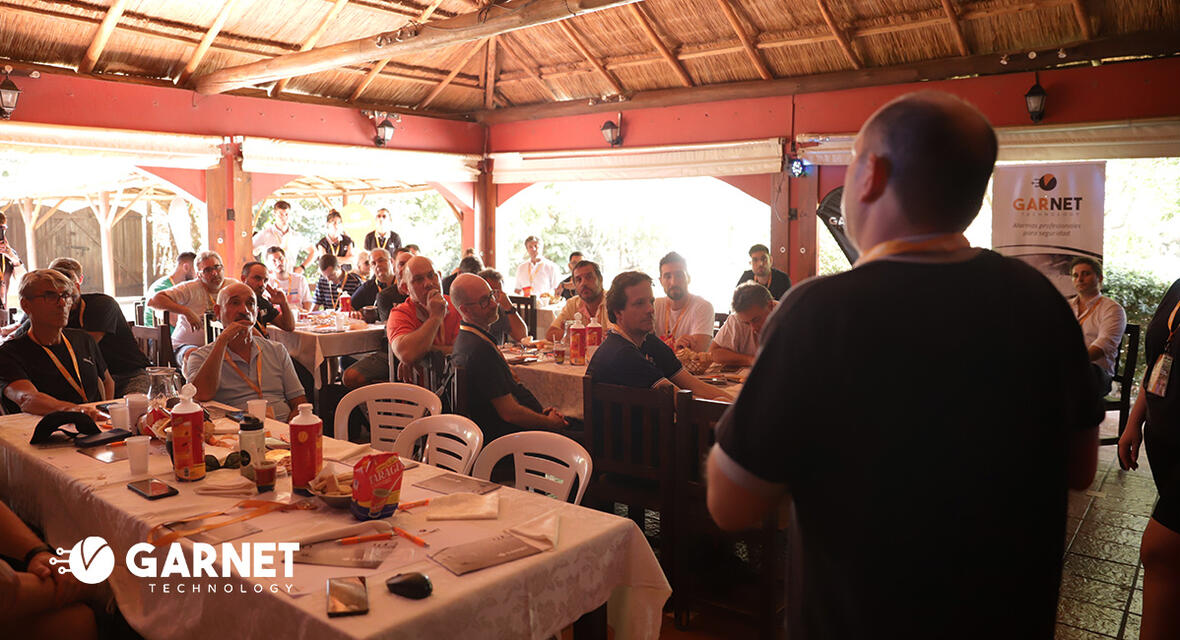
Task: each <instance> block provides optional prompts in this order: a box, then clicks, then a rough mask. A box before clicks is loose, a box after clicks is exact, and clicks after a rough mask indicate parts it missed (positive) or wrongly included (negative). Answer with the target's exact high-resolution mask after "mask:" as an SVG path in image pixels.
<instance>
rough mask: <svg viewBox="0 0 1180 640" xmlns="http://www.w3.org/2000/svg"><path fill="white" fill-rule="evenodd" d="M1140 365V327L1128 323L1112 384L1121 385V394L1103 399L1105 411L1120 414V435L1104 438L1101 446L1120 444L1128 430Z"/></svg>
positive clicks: (1100, 443)
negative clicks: (1124, 431)
mask: <svg viewBox="0 0 1180 640" xmlns="http://www.w3.org/2000/svg"><path fill="white" fill-rule="evenodd" d="M1138 364H1139V325H1137V324H1131V323H1127V328H1126V329H1124V330H1123V338H1122V340H1121V341H1120V342H1119V348H1118V351H1116V352H1115V361H1114V376H1112V377H1111V381H1112V382H1117V383H1119V394H1118V396H1115V397H1109V396H1108V397H1106V398H1104V399H1103V401H1102V404H1103V410H1105V411H1118V412H1119V433H1118V435H1117V436H1114V437H1110V438H1102V439H1101V440H1099V441H1098V444H1099V445H1108V444H1118V442H1119V438H1121V437H1122V436H1123V430H1124V429H1126V428H1127V417H1128V416H1129V415H1130V413H1131V392H1132V391H1133V390H1134V387H1135V367H1136V366H1137V365H1138Z"/></svg>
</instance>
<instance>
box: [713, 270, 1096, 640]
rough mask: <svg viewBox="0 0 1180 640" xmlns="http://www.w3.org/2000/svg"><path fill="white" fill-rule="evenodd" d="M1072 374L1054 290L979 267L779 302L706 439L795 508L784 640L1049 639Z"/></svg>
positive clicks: (799, 292) (869, 281)
mask: <svg viewBox="0 0 1180 640" xmlns="http://www.w3.org/2000/svg"><path fill="white" fill-rule="evenodd" d="M1087 360H1088V358H1087V356H1086V349H1085V345H1084V342H1083V340H1082V333H1081V329H1080V327H1079V326H1078V323H1077V321H1076V320H1075V319H1074V317H1073V314H1072V313H1071V312H1070V310H1069V307H1068V306H1067V305H1066V303H1065V300H1064V299H1063V298H1062V297H1061V295H1060V294H1059V293H1058V292H1057V290H1056V289H1055V288H1054V287H1053V286H1052V285H1051V284H1050V283H1049V282H1048V281H1047V280H1046V279H1045V278H1044V277H1043V276H1042V275H1041V274H1039V273H1037V272H1036V271H1035V270H1033V269H1032V268H1031V267H1029V266H1027V265H1025V264H1024V263H1022V262H1019V261H1017V260H1012V259H1008V258H1003V257H1001V256H999V255H997V254H995V253H992V252H990V251H983V252H981V254H980V255H978V256H976V257H974V258H972V259H970V260H967V261H964V262H959V263H953V264H918V263H906V262H898V261H888V260H881V261H876V262H871V263H869V264H866V265H864V266H862V267H858V268H856V269H853V270H852V271H848V272H846V273H842V274H838V275H834V276H829V277H825V278H815V279H811V280H809V281H807V282H805V283H803V284H800V285H799V286H797V287H795V289H794V290H792V291H791V293H790V295H788V296H787V297H786V298H785V299H784V300H783V302H782V303H781V304H780V305H779V306H778V308H776V309H775V311H774V313H773V315H771V317H770V319H769V320H768V321H767V324H766V327H765V328H764V329H763V339H762V348H761V351H760V353H759V356H758V359H757V361H756V362H755V363H754V367H753V370H752V371H751V372H750V375H749V378H748V380H747V382H746V384H745V385H744V387H743V389H742V391H741V395H740V396H739V398H738V400H737V403H736V404H735V405H734V407H733V408H732V409H730V411H728V412H727V413H726V414H725V416H724V417H723V418H722V420H721V421H720V422H719V423H718V425H717V428H716V434H717V441H718V444H719V445H720V447H721V449H722V450H723V451H724V453H725V454H726V456H728V459H730V460H732V461H733V462H735V463H736V464H737V466H738V467H739V468H738V469H737V470H736V472H734V471H733V469H732V467H730V466H729V465H728V464H726V463H725V460H724V457H725V456H722V458H723V459H722V460H720V461H719V464H720V465H721V467H722V468H723V469H727V470H729V471H730V473H729V475H730V477H731V478H734V479H735V481H739V482H740V483H743V484H744V486H747V487H748V488H751V489H753V490H758V488H759V487H766V486H767V485H765V484H760V483H772V484H773V485H785V487H786V490H787V491H788V492H789V494H790V496H791V498H792V499H793V501H794V514H793V517H792V518H791V527H792V532H791V537H790V540H791V545H790V546H791V551H790V553H791V556H792V557H791V558H790V559H789V561H788V563H787V567H788V588H787V593H788V598H787V631H788V635H789V636H790V637H791V638H795V639H799V638H803V639H813V638H876V637H883V636H886V637H905V638H1052V637H1053V631H1054V623H1055V618H1056V607H1057V591H1058V584H1059V582H1060V578H1061V561H1062V554H1063V542H1062V539H1063V536H1062V531H1063V530H1064V528H1065V515H1066V488H1067V487H1066V468H1067V466H1066V465H1067V451H1068V448H1067V447H1068V442H1069V437H1070V436H1071V435H1072V434H1073V433H1075V432H1078V431H1083V430H1087V429H1091V428H1094V427H1095V426H1096V425H1097V424H1098V422H1099V421H1100V420H1101V419H1102V410H1101V408H1100V406H1099V403H1098V399H1097V398H1096V397H1095V394H1093V393H1092V392H1091V389H1092V381H1091V377H1090V376H1091V374H1090V370H1089V364H1088V361H1087ZM743 470H744V471H743ZM734 473H737V475H738V476H742V474H743V473H748V474H752V475H753V479H751V478H750V477H749V476H742V477H736V478H735V477H734Z"/></svg>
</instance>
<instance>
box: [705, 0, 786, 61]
mask: <svg viewBox="0 0 1180 640" xmlns="http://www.w3.org/2000/svg"><path fill="white" fill-rule="evenodd" d="M717 5H718V6H720V7H721V12H722V13H724V14H725V19H726V20H728V21H729V26H730V27H732V28H733V30H734V33H736V34H737V37H738V40H740V41H741V43H742V49H743V50H744V51H745V52H746V57H747V58H749V59H750V63H751V64H753V65H754V69H755V70H757V71H758V75H759V76H760V77H761V78H762V79H763V80H771V79H773V78H774V76H773V75H772V74H771V73H770V69H768V68H766V62H765V61H764V60H763V59H762V56H761V55H759V54H758V50H757V49H755V48H754V42H753V41H752V40H751V39H750V36H749V34H747V33H746V29H745V27H743V26H742V23H741V22H740V21H738V17H737V13H735V12H734V10H733V7H732V6H730V4H729V0H717Z"/></svg>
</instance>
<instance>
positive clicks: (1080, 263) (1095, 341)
mask: <svg viewBox="0 0 1180 640" xmlns="http://www.w3.org/2000/svg"><path fill="white" fill-rule="evenodd" d="M1069 273H1070V276H1072V277H1073V287H1074V289H1075V290H1077V292H1078V295H1076V296H1074V297H1073V298H1070V300H1069V306H1070V308H1071V309H1073V314H1074V317H1075V318H1077V319H1078V324H1080V325H1081V326H1082V337H1083V338H1085V340H1086V351H1087V353H1088V354H1089V356H1090V364H1091V365H1093V367H1094V377H1095V380H1096V383H1095V384H1097V386H1098V392H1099V395H1106V394H1108V393H1110V380H1111V378H1112V377H1113V376H1114V363H1115V361H1116V360H1117V359H1118V355H1119V343H1120V342H1121V341H1122V339H1123V331H1126V329H1127V312H1126V311H1124V310H1123V308H1122V306H1120V305H1119V303H1117V302H1115V301H1114V300H1111V299H1110V298H1107V297H1106V296H1104V295H1102V265H1101V264H1099V263H1098V261H1097V260H1094V259H1091V258H1074V260H1073V262H1071V263H1070V265H1069Z"/></svg>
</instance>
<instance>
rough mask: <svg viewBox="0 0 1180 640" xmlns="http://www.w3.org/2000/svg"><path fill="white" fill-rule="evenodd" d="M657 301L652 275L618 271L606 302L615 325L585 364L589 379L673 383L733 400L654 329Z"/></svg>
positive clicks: (648, 385)
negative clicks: (695, 370) (683, 361)
mask: <svg viewBox="0 0 1180 640" xmlns="http://www.w3.org/2000/svg"><path fill="white" fill-rule="evenodd" d="M655 300H656V299H655V296H654V295H653V294H652V288H651V276H649V275H647V274H646V273H640V272H638V271H626V272H623V273H620V274H619V275H617V276H615V279H614V280H613V281H611V283H610V291H607V292H606V302H605V303H604V304H606V312H607V314H608V315H609V317H610V321H611V322H612V323H613V325H614V326H613V327H612V328H611V330H610V331H609V332H608V333H607V335H606V338H604V339H603V341H602V344H601V345H599V346H598V351H597V352H595V353H594V358H592V359H591V360H590V366H589V367H587V368H586V373H587V374H588V375H589V376H590V379H591V380H593V381H594V382H603V383H606V384H614V385H619V386H623V387H641V388H644V389H654V388H656V387H663V386H667V385H673V386H675V387H676V388H678V389H688V390H690V391H692V392H693V393H694V394H696V395H698V396H700V397H702V398H716V399H719V400H731V399H732V398H730V396H729V394H727V393H725V392H724V391H721V390H719V389H717V388H716V387H712V386H710V385H708V384H705V383H704V382H702V381H700V380H698V379H697V378H696V376H694V375H692V374H691V373H689V372H688V370H687V369H685V368H684V366H683V365H681V364H680V361H679V360H677V359H676V354H675V353H673V352H672V349H670V348H669V347H668V345H666V344H664V342H663V341H662V340H660V339H659V338H657V337H656V335H655V334H654V333H652V327H653V326H654V318H655Z"/></svg>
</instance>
